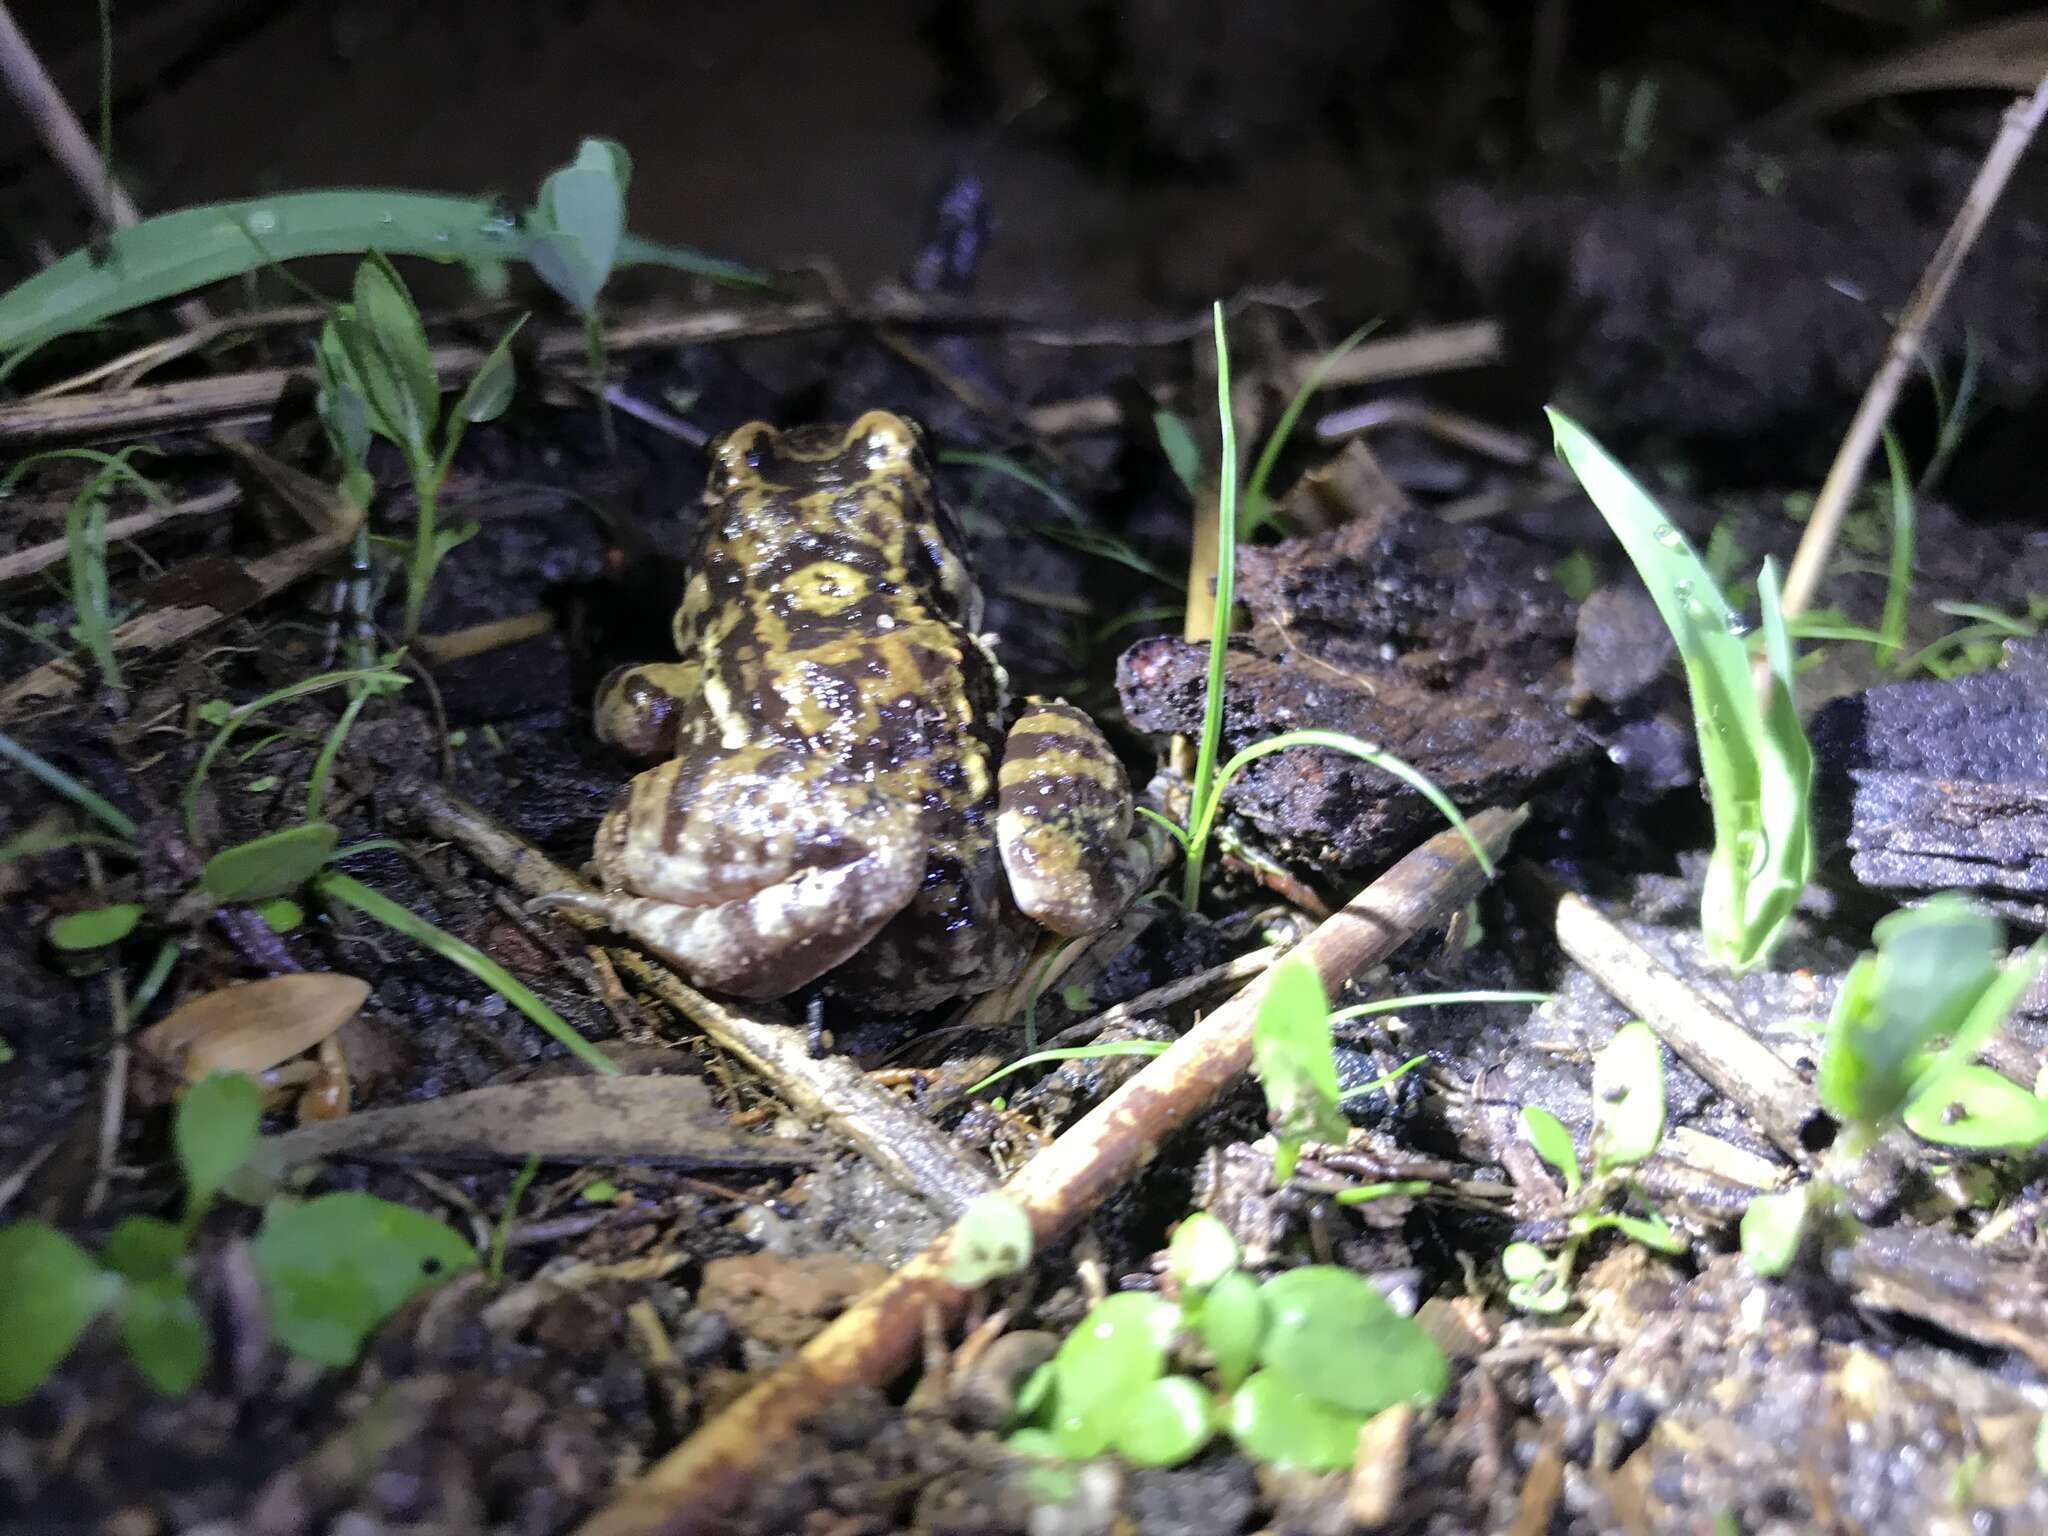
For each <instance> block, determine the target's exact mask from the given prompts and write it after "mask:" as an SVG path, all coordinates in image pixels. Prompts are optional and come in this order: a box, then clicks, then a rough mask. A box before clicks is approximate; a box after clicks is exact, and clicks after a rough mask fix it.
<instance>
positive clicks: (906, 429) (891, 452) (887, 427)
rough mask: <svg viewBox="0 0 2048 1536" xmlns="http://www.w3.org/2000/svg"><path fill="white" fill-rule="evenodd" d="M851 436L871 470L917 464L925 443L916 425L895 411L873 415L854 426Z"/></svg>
mask: <svg viewBox="0 0 2048 1536" xmlns="http://www.w3.org/2000/svg"><path fill="white" fill-rule="evenodd" d="M849 436H851V437H852V438H853V439H854V440H855V441H857V442H858V443H859V444H860V446H861V453H862V456H863V457H865V458H866V460H867V464H868V468H869V469H887V468H889V467H890V466H891V465H901V464H909V463H911V462H913V461H914V460H915V459H916V457H917V450H918V446H919V444H920V443H921V442H922V440H923V434H922V433H921V432H920V431H919V430H918V428H917V426H916V424H915V423H913V422H911V421H908V420H906V419H905V418H904V417H901V416H898V415H896V414H895V413H894V412H893V411H869V412H868V413H867V415H865V416H863V417H861V419H860V420H859V421H856V422H855V423H854V424H853V431H852V432H851V433H850V434H849Z"/></svg>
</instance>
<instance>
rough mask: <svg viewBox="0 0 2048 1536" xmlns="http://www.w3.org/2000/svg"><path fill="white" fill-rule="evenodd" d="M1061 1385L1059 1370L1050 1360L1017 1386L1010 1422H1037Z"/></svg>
mask: <svg viewBox="0 0 2048 1536" xmlns="http://www.w3.org/2000/svg"><path fill="white" fill-rule="evenodd" d="M1058 1385H1059V1372H1058V1371H1057V1370H1055V1369H1054V1368H1053V1363H1052V1362H1051V1361H1050V1360H1048V1361H1046V1362H1045V1364H1043V1365H1041V1366H1039V1367H1038V1369H1037V1370H1035V1371H1033V1372H1032V1373H1031V1374H1030V1375H1029V1376H1026V1377H1025V1378H1024V1384H1023V1385H1022V1386H1020V1387H1018V1388H1017V1396H1016V1397H1015V1399H1013V1400H1012V1401H1011V1403H1010V1423H1011V1424H1012V1425H1019V1424H1035V1423H1037V1422H1039V1421H1040V1418H1041V1416H1042V1415H1043V1413H1044V1411H1045V1410H1046V1409H1048V1408H1050V1407H1051V1406H1052V1398H1053V1392H1054V1390H1055V1389H1056V1388H1057V1386H1058Z"/></svg>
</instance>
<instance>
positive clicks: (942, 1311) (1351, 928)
mask: <svg viewBox="0 0 2048 1536" xmlns="http://www.w3.org/2000/svg"><path fill="white" fill-rule="evenodd" d="M1527 815H1528V812H1527V811H1526V810H1525V809H1522V810H1515V811H1503V810H1486V811H1481V812H1480V813H1479V814H1478V815H1476V816H1473V817H1472V818H1471V820H1470V827H1471V831H1472V833H1473V835H1474V836H1475V837H1476V838H1477V839H1478V840H1479V842H1480V843H1481V844H1482V845H1483V846H1484V847H1485V848H1486V849H1487V850H1488V852H1489V856H1490V857H1493V858H1495V859H1498V858H1499V856H1500V855H1501V854H1502V853H1503V852H1504V851H1505V850H1506V848H1507V845H1508V841H1509V839H1510V838H1511V837H1512V835H1513V833H1514V831H1515V829H1516V828H1517V827H1519V826H1520V825H1521V824H1522V822H1523V821H1524V820H1525V819H1526V818H1527ZM1485 883H1486V877H1485V874H1484V872H1483V871H1482V870H1481V868H1480V866H1479V863H1478V861H1477V860H1476V859H1475V858H1474V857H1473V853H1472V848H1471V846H1470V845H1469V844H1468V843H1467V842H1466V841H1465V838H1464V837H1463V836H1462V835H1461V834H1459V833H1458V832H1455V831H1451V832H1443V833H1439V834H1438V835H1437V836H1436V837H1434V838H1432V839H1430V840H1429V841H1428V842H1427V843H1424V844H1423V845H1422V846H1421V847H1420V848H1417V849H1416V850H1415V851H1414V852H1412V853H1410V854H1409V855H1408V856H1407V857H1406V858H1404V859H1402V860H1401V862H1400V863H1398V864H1396V865H1395V866H1394V867H1393V868H1392V869H1391V870H1389V871H1388V872H1387V873H1386V874H1384V875H1382V876H1381V877H1380V878H1379V879H1378V880H1376V881H1374V882H1373V884H1371V885H1370V886H1368V887H1366V889H1365V890H1364V891H1362V892H1361V893H1360V894H1359V895H1358V897H1357V898H1356V899H1354V900H1353V901H1352V902H1351V903H1350V904H1349V905H1348V906H1346V907H1345V908H1344V910H1343V911H1341V912H1339V913H1337V914H1336V915H1335V916H1334V917H1332V918H1330V919H1329V921H1327V922H1325V923H1324V924H1323V925H1322V926H1321V927H1319V928H1317V929H1316V931H1315V932H1314V933H1313V934H1311V935H1310V936H1309V938H1308V939H1307V940H1306V941H1305V942H1304V943H1303V944H1302V945H1301V947H1300V948H1299V950H1298V951H1297V953H1299V954H1302V955H1304V956H1306V957H1307V958H1308V960H1309V961H1310V963H1312V964H1313V965H1314V966H1315V967H1316V969H1317V971H1318V972H1319V973H1320V974H1321V976H1322V978H1323V981H1324V983H1325V985H1326V986H1328V987H1329V988H1330V989H1331V990H1333V991H1334V990H1335V989H1336V988H1338V987H1340V986H1342V985H1343V984H1344V983H1346V982H1348V981H1349V980H1350V979H1351V978H1352V977H1353V976H1355V975H1357V974H1358V973H1359V972H1360V971H1362V970H1365V969H1366V968H1368V967H1370V966H1372V965H1376V964H1378V963H1379V962H1380V961H1381V960H1384V959H1385V958H1386V957H1387V956H1388V955H1390V954H1392V953H1393V952H1394V951H1395V950H1396V949H1398V948H1399V947H1400V946H1401V945H1402V944H1403V943H1405V942H1406V941H1407V940H1408V939H1409V938H1411V937H1412V936H1413V935H1415V934H1416V933H1419V932H1422V931H1424V930H1427V929H1430V928H1434V927H1438V926H1440V925H1442V924H1443V923H1445V922H1448V921H1449V919H1450V917H1451V915H1452V914H1453V913H1455V912H1457V911H1458V910H1459V909H1460V908H1461V907H1463V906H1464V905H1465V904H1466V903H1467V902H1468V901H1470V900H1472V898H1473V897H1474V896H1476V895H1477V894H1478V893H1479V891H1480V890H1481V889H1482V888H1483V887H1484V885H1485ZM1265 988H1266V981H1265V978H1263V977H1262V978H1260V979H1259V980H1258V981H1255V982H1253V983H1252V984H1251V985H1250V986H1248V987H1246V988H1245V989H1244V990H1243V991H1242V992H1239V993H1238V994H1237V995H1236V996H1235V997H1233V998H1232V999H1231V1000H1230V1001H1229V1002H1227V1003H1225V1004H1224V1005H1223V1006H1222V1007H1220V1008H1218V1009H1217V1010H1216V1011H1215V1012H1214V1013H1212V1014H1210V1015H1209V1017H1208V1018H1206V1019H1204V1020H1203V1021H1202V1022H1201V1023H1200V1024H1198V1025H1196V1026H1195V1028H1193V1029H1191V1030H1190V1031H1188V1033H1187V1034H1185V1035H1183V1036H1182V1037H1181V1038H1180V1039H1179V1040H1178V1041H1177V1042H1176V1043H1175V1044H1174V1045H1173V1046H1172V1047H1171V1048H1169V1049H1168V1050H1167V1052H1166V1053H1165V1054H1164V1055H1162V1056H1159V1057H1157V1058H1155V1059H1154V1060H1153V1061H1151V1062H1150V1063H1148V1064H1147V1065H1146V1066H1145V1068H1144V1069H1143V1070H1142V1071H1140V1072H1139V1073H1138V1074H1137V1075H1136V1076H1135V1077H1133V1078H1132V1079H1131V1080H1130V1081H1128V1082H1127V1083H1125V1084H1124V1085H1123V1086H1122V1087H1121V1088H1119V1089H1118V1090H1117V1091H1116V1092H1115V1093H1113V1094H1111V1095H1110V1096H1109V1098H1107V1099H1105V1100H1104V1101H1103V1102H1102V1103H1100V1104H1098V1105H1096V1107H1095V1108H1094V1109H1092V1110H1090V1111H1089V1112H1088V1114H1087V1115H1085V1116H1084V1117H1083V1118H1082V1119H1081V1120H1080V1121H1078V1122H1077V1123H1076V1124H1075V1125H1073V1126H1072V1127H1070V1128H1069V1129H1068V1131H1067V1132H1066V1134H1065V1135H1063V1136H1061V1137H1060V1139H1059V1140H1058V1141H1056V1142H1054V1143H1053V1144H1052V1145H1051V1146H1050V1147H1048V1148H1046V1149H1045V1150H1044V1151H1043V1152H1041V1153H1039V1155H1038V1156H1037V1157H1035V1158H1033V1159H1032V1160H1031V1162H1030V1163H1028V1164H1026V1165H1025V1167H1024V1168H1023V1169H1022V1170H1021V1171H1020V1172H1019V1173H1018V1174H1017V1175H1016V1177H1014V1178H1013V1179H1011V1180H1010V1181H1009V1182H1008V1183H1007V1184H1006V1185H1005V1186H1004V1193H1005V1194H1006V1195H1008V1196H1009V1197H1010V1198H1011V1199H1013V1200H1014V1201H1016V1203H1017V1204H1018V1206H1019V1207H1020V1208H1022V1210H1023V1211H1024V1212H1025V1214H1026V1216H1027V1217H1028V1218H1029V1220H1030V1222H1031V1229H1032V1234H1033V1239H1034V1242H1035V1244H1036V1247H1037V1249H1038V1250H1039V1251H1043V1250H1044V1249H1045V1248H1046V1247H1048V1246H1049V1245H1051V1244H1052V1243H1054V1242H1056V1241H1058V1240H1059V1238H1060V1237H1062V1236H1063V1235H1064V1234H1065V1233H1067V1232H1069V1231H1071V1230H1072V1228H1073V1227H1074V1226H1075V1225H1076V1224H1077V1223H1078V1222H1079V1221H1080V1220H1081V1219H1082V1218H1083V1217H1084V1216H1086V1215H1087V1214H1088V1213H1089V1212H1090V1211H1092V1210H1094V1209H1095V1207H1096V1206H1097V1205H1099V1204H1100V1203H1101V1202H1102V1201H1103V1200H1105V1199H1107V1198H1108V1197H1109V1196H1110V1195H1111V1194H1113V1193H1115V1192H1116V1191H1117V1190H1118V1189H1120V1188H1121V1187H1122V1186H1123V1185H1124V1184H1125V1183H1126V1182H1127V1181H1128V1180H1129V1179H1130V1178H1131V1177H1132V1176H1133V1175H1135V1174H1136V1173H1137V1172H1138V1171H1139V1170H1140V1169H1141V1168H1143V1167H1144V1166H1145V1164H1146V1163H1147V1162H1148V1161H1149V1160H1150V1159H1151V1157H1152V1156H1153V1155H1154V1154H1155V1153H1156V1152H1157V1151H1158V1148H1159V1146H1160V1143H1161V1142H1162V1141H1164V1140H1165V1138H1166V1137H1167V1136H1169V1135H1171V1134H1172V1133H1173V1132H1174V1131H1176V1130H1178V1129H1179V1128H1180V1127H1182V1126H1185V1125H1187V1124H1188V1123H1189V1122H1190V1121H1192V1120H1193V1119H1194V1117H1195V1116H1197V1115H1198V1114H1200V1113H1201V1112H1202V1111H1203V1110H1204V1109H1205V1108H1206V1107H1207V1106H1208V1105H1210V1104H1211V1103H1213V1102H1214V1101H1215V1100H1216V1098H1217V1097H1218V1096H1219V1095H1220V1094H1222V1093H1223V1091H1224V1090H1225V1089H1227V1088H1229V1087H1230V1086H1231V1085H1232V1084H1233V1083H1235V1082H1236V1081H1237V1079H1238V1078H1239V1077H1240V1076H1241V1075H1242V1074H1243V1073H1244V1071H1245V1070H1246V1068H1247V1067H1248V1066H1249V1065H1250V1062H1251V1032H1252V1020H1253V1017H1254V1016H1255V1014H1256V1012H1257V1010H1258V1004H1259V998H1260V995H1261V994H1262V993H1263V992H1264V991H1265ZM951 1246H952V1234H951V1233H948V1234H947V1235H946V1236H943V1237H941V1238H940V1239H939V1240H938V1241H937V1242H935V1243H934V1244H932V1246H931V1247H929V1248H927V1249H926V1250H925V1251H924V1252H923V1253H921V1254H919V1255H918V1256H917V1257H916V1258H914V1259H912V1260H911V1261H910V1262H909V1263H908V1264H905V1265H904V1266H903V1267H901V1268H900V1269H898V1270H897V1271H896V1272H895V1273H894V1274H892V1275H891V1276H890V1277H889V1278H888V1279H887V1280H885V1281H883V1282H882V1284H881V1285H879V1286H877V1287H876V1288H875V1289H874V1290H872V1291H870V1292H869V1293H868V1294H867V1295H866V1296H864V1297H863V1298H861V1300H860V1301H859V1302H858V1303H856V1304H855V1305H854V1307H853V1308H852V1309H851V1310H850V1311H848V1312H846V1313H844V1314H843V1315H841V1316H840V1317H839V1318H838V1320H837V1321H835V1322H833V1323H832V1324H831V1325H830V1326H829V1327H827V1328H826V1329H825V1331H824V1332H822V1333H820V1334H819V1335H817V1336H816V1337H815V1338H813V1339H812V1340H811V1342H810V1343H808V1344H806V1345H805V1346H804V1347H803V1349H802V1350H801V1351H800V1352H799V1353H798V1354H796V1355H795V1356H793V1357H792V1358H791V1359H790V1360H789V1361H787V1362H786V1363H785V1364H784V1365H783V1366H782V1367H781V1368H780V1369H778V1370H777V1371H776V1372H775V1373H774V1374H773V1375H772V1376H769V1377H768V1378H766V1379H765V1380H763V1381H761V1382H759V1383H758V1384H756V1385H755V1386H754V1387H753V1389H752V1390H750V1391H749V1392H748V1393H747V1394H746V1395H745V1396H744V1397H742V1398H740V1399H739V1400H738V1401H737V1402H736V1403H734V1404H733V1405H732V1406H731V1407H730V1408H728V1409H727V1410H726V1411H725V1412H724V1413H723V1414H721V1415H720V1416H719V1417H718V1418H716V1419H714V1420H713V1421H711V1422H710V1423H709V1424H707V1425H706V1426H705V1427H704V1428H702V1429H700V1430H699V1431H698V1432H697V1433H696V1434H695V1435H693V1436H691V1437H690V1439H688V1440H686V1441H685V1442H684V1443H683V1444H682V1445H681V1446H680V1447H678V1448H677V1449H676V1450H674V1451H672V1452H670V1453H669V1455H668V1456H666V1457H665V1458H663V1460H661V1461H660V1462H658V1463H657V1464H656V1465H655V1466H654V1467H653V1468H652V1469H651V1470H650V1471H649V1472H648V1473H647V1474H646V1475H645V1476H643V1477H642V1478H641V1479H640V1480H639V1481H638V1482H636V1483H633V1484H631V1485H629V1486H628V1487H626V1488H625V1489H624V1490H622V1491H621V1492H620V1493H619V1494H618V1495H617V1496H616V1497H615V1498H614V1499H613V1501H612V1503H611V1504H609V1505H608V1506H606V1507H605V1508H604V1509H602V1510H600V1511H599V1512H598V1513H597V1514H596V1515H594V1516H593V1517H592V1518H591V1519H589V1520H588V1521H586V1522H585V1523H584V1524H583V1525H582V1526H581V1527H580V1528H579V1531H578V1536H656V1533H659V1536H700V1533H702V1536H708V1533H709V1532H711V1531H713V1530H716V1529H718V1528H720V1527H719V1519H720V1517H721V1515H722V1514H723V1513H724V1512H725V1511H726V1510H728V1509H729V1508H730V1507H731V1506H732V1504H733V1503H734V1502H735V1501H736V1500H737V1499H738V1498H739V1497H740V1496H741V1494H742V1493H743V1492H744V1491H745V1489H746V1487H747V1486H748V1484H749V1483H750V1482H751V1481H753V1480H754V1479H755V1478H756V1477H757V1476H758V1475H759V1472H760V1469H761V1468H762V1466H763V1465H765V1464H767V1463H768V1462H770V1461H771V1460H773V1459H774V1457H775V1456H776V1455H777V1454H778V1452H779V1450H780V1448H781V1446H782V1444H783V1442H784V1441H785V1440H786V1438H787V1437H788V1435H789V1434H790V1433H792V1432H793V1431H794V1429H795V1428H796V1426H797V1425H798V1424H799V1423H801V1422H802V1421H804V1420H805V1419H807V1418H810V1417H811V1416H813V1415H815V1414H816V1413H817V1412H818V1411H819V1410H820V1409H821V1408H823V1407H824V1406H825V1405H826V1404H828V1403H830V1402H831V1401H833V1400H834V1399H835V1398H837V1397H838V1396H839V1395H840V1394H841V1393H843V1392H845V1391H847V1390H849V1389H851V1388H853V1387H856V1386H873V1387H881V1386H885V1385H887V1384H888V1383H889V1382H890V1381H892V1380H894V1379H895V1378H896V1376H897V1375H899V1374H900V1373H901V1372H902V1371H903V1370H904V1369H905V1368H906V1367H907V1366H908V1365H909V1364H910V1363H911V1362H912V1361H913V1360H914V1359H915V1358H916V1357H917V1354H918V1351H919V1349H920V1348H921V1347H922V1345H923V1342H924V1339H925V1335H926V1330H927V1329H928V1328H930V1327H934V1326H940V1325H944V1324H947V1323H950V1322H952V1321H953V1320H955V1319H957V1318H958V1317H959V1315H960V1314H961V1312H962V1311H964V1310H965V1308H966V1306H967V1303H968V1301H969V1300H970V1299H971V1298H972V1297H973V1296H974V1295H975V1294H976V1292H974V1291H969V1290H962V1289H961V1288H959V1287H957V1286H955V1285H953V1284H951V1283H950V1282H949V1281H948V1280H947V1279H946V1271H947V1266H948V1263H949V1256H950V1250H951Z"/></svg>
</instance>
